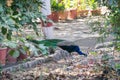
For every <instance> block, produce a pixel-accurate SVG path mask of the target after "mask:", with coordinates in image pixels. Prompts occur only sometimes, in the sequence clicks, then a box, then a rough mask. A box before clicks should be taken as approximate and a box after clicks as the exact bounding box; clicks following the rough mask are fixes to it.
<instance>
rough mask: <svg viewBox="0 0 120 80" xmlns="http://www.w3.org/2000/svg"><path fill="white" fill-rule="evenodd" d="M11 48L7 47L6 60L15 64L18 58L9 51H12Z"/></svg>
mask: <svg viewBox="0 0 120 80" xmlns="http://www.w3.org/2000/svg"><path fill="white" fill-rule="evenodd" d="M10 50H11V49H10V48H8V49H7V56H6V62H7V64H14V63H16V62H17V58H14V57H13V56H11V55H10V54H9V51H10Z"/></svg>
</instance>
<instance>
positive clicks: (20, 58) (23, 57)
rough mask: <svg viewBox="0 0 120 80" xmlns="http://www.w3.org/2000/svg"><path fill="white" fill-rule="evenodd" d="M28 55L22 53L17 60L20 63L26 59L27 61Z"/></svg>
mask: <svg viewBox="0 0 120 80" xmlns="http://www.w3.org/2000/svg"><path fill="white" fill-rule="evenodd" d="M27 57H28V56H27V54H23V53H20V55H19V57H18V58H17V60H18V61H22V60H24V59H27Z"/></svg>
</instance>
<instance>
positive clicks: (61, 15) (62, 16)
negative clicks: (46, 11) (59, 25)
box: [58, 11, 68, 20]
mask: <svg viewBox="0 0 120 80" xmlns="http://www.w3.org/2000/svg"><path fill="white" fill-rule="evenodd" d="M58 15H59V20H66V19H67V15H68V13H67V11H59V12H58Z"/></svg>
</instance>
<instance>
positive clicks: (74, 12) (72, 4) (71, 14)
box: [65, 0, 78, 20]
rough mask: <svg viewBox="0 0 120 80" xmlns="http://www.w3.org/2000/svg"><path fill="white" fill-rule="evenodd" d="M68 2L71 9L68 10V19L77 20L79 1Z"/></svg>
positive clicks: (71, 0) (70, 0)
mask: <svg viewBox="0 0 120 80" xmlns="http://www.w3.org/2000/svg"><path fill="white" fill-rule="evenodd" d="M68 2H69V7H68V8H67V11H68V16H67V19H69V20H73V19H75V18H77V5H78V1H77V0H69V1H68ZM65 4H66V3H65Z"/></svg>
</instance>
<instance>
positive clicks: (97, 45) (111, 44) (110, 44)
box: [95, 42, 113, 49]
mask: <svg viewBox="0 0 120 80" xmlns="http://www.w3.org/2000/svg"><path fill="white" fill-rule="evenodd" d="M105 47H113V42H104V43H100V44H96V46H95V49H100V48H105Z"/></svg>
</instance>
